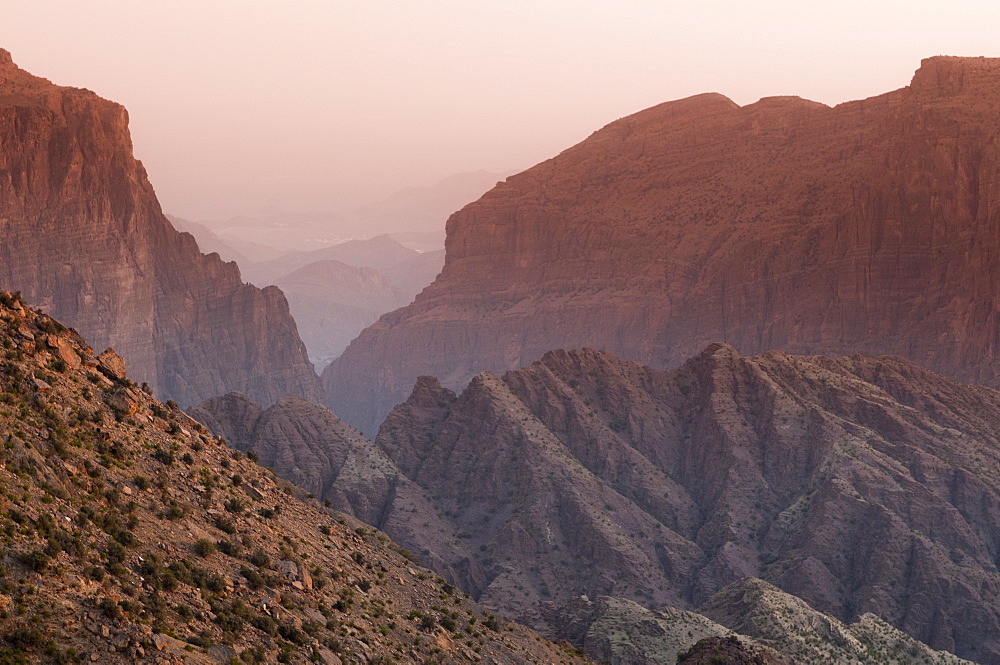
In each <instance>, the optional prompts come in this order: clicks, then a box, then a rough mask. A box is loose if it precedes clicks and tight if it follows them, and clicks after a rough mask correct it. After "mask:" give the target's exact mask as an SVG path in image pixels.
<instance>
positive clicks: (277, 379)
mask: <svg viewBox="0 0 1000 665" xmlns="http://www.w3.org/2000/svg"><path fill="white" fill-rule="evenodd" d="M0 238H2V239H3V242H2V244H0V286H2V287H3V288H6V289H10V290H19V291H21V292H23V293H24V295H25V297H26V298H27V299H28V300H29V301H31V302H32V303H35V304H37V305H40V306H41V307H42V308H44V309H45V310H46V311H47V312H49V313H51V314H52V315H54V316H58V317H59V318H60V319H62V320H63V321H65V322H66V323H67V324H68V325H72V326H74V327H76V328H78V329H79V330H80V331H81V333H83V334H84V335H86V336H87V338H88V339H89V340H91V341H92V342H93V344H94V345H95V346H96V347H98V348H104V347H105V346H114V348H115V349H116V350H117V351H118V352H119V353H121V355H122V356H124V358H125V359H126V360H127V361H128V365H129V373H130V374H131V375H132V376H133V377H135V378H136V379H138V380H140V381H146V382H148V383H149V384H150V386H152V387H153V388H154V389H155V390H156V392H157V393H158V394H159V395H161V396H162V397H163V398H164V399H166V398H172V399H174V400H176V401H178V402H181V403H184V404H189V403H192V402H197V401H201V400H202V399H205V398H207V397H210V396H213V395H218V394H220V393H224V392H227V391H229V390H241V391H243V392H246V393H247V394H249V395H251V396H253V397H254V398H255V399H256V400H257V401H259V402H264V403H271V402H273V401H274V400H275V399H277V398H279V397H281V396H283V395H288V394H297V395H304V396H306V397H310V398H313V399H315V398H317V397H318V396H319V395H320V387H319V385H318V381H317V379H316V377H315V374H314V373H313V370H312V366H311V365H310V364H309V361H308V359H307V357H306V353H305V348H304V347H303V345H302V342H301V340H300V339H299V337H298V333H297V332H296V329H295V323H294V321H293V320H292V318H291V316H290V315H289V313H288V304H287V303H286V301H285V298H284V296H283V295H282V294H281V291H280V290H278V289H277V288H274V287H270V288H267V289H264V290H260V289H257V288H255V287H253V286H249V285H246V284H244V283H243V282H242V280H241V279H240V273H239V269H238V268H237V267H236V264H235V263H223V262H222V261H221V260H220V259H219V257H218V256H217V255H209V256H205V255H202V254H201V253H199V252H198V248H197V245H196V244H195V241H194V238H192V237H191V236H190V235H189V234H186V233H178V232H177V231H175V230H174V229H173V227H171V226H170V223H169V222H168V221H167V220H166V218H165V217H164V216H163V214H162V212H161V211H160V206H159V203H158V202H157V200H156V196H155V194H154V193H153V189H152V186H151V185H150V184H149V181H148V180H147V179H146V172H145V170H144V169H143V167H142V164H141V163H139V162H138V161H136V159H135V158H134V157H133V155H132V142H131V138H130V136H129V132H128V114H127V112H126V111H125V109H124V108H123V107H121V106H119V105H118V104H115V103H112V102H109V101H106V100H104V99H101V98H100V97H98V96H97V95H95V94H93V93H92V92H89V91H87V90H81V89H76V88H63V87H58V86H55V85H53V84H51V83H49V82H48V81H46V80H44V79H40V78H36V77H34V76H31V75H30V74H28V73H26V72H24V71H22V70H20V69H18V68H17V67H16V66H15V65H14V64H13V62H12V61H11V58H10V54H9V53H7V52H6V51H2V50H0Z"/></svg>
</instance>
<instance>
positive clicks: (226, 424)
mask: <svg viewBox="0 0 1000 665" xmlns="http://www.w3.org/2000/svg"><path fill="white" fill-rule="evenodd" d="M188 414H189V415H190V416H191V417H193V418H195V419H197V420H198V421H199V422H201V423H203V424H204V425H206V426H207V427H208V428H209V429H210V430H211V431H212V432H213V433H214V434H216V435H217V436H221V437H223V438H224V439H225V441H226V442H228V444H229V445H230V446H232V447H234V448H236V449H237V450H241V451H243V452H247V453H250V452H252V453H253V454H254V455H256V456H257V458H258V460H259V461H260V463H261V464H264V465H265V466H268V467H270V468H271V469H273V470H274V471H275V472H276V473H277V474H278V475H279V476H280V477H282V478H285V479H287V480H290V481H292V482H293V483H295V484H296V485H297V486H299V487H301V488H303V489H305V490H307V491H308V492H310V493H312V494H313V495H315V496H316V497H317V498H319V499H320V500H322V501H323V502H324V503H325V504H327V505H329V506H331V507H332V508H334V509H335V510H339V511H341V512H343V513H346V514H348V515H352V516H354V517H357V518H358V519H360V520H362V521H364V522H366V523H368V524H370V525H372V526H375V527H377V528H379V529H381V530H382V531H385V532H386V533H392V539H393V540H394V541H395V542H397V543H400V544H401V545H402V546H403V547H406V548H408V549H410V550H412V551H413V552H415V553H417V554H418V555H419V557H420V560H421V562H422V563H423V564H425V565H428V566H430V567H432V568H434V569H435V570H436V571H438V572H439V573H440V574H442V575H444V576H446V577H447V578H448V580H450V581H451V582H453V583H456V584H459V585H460V586H462V587H463V588H476V587H477V586H479V585H481V584H482V576H483V573H482V570H481V569H480V568H479V567H478V566H476V565H474V564H472V565H470V562H471V561H472V554H471V552H469V551H468V548H467V547H465V545H464V544H463V543H462V541H461V539H460V538H459V537H458V531H457V529H456V528H455V525H454V524H453V523H452V522H451V520H449V519H448V517H447V516H446V515H444V514H443V513H442V512H441V510H440V509H439V508H438V507H437V506H436V505H435V503H434V499H433V498H432V497H430V496H429V495H428V494H427V492H426V491H425V490H423V489H422V488H421V487H419V486H418V485H417V484H416V483H414V482H413V481H411V480H410V479H409V478H407V477H406V475H405V474H404V473H402V472H401V471H400V469H399V467H397V466H396V464H395V463H394V462H393V461H392V460H390V459H389V457H388V456H387V455H386V454H385V453H384V452H382V451H381V450H380V449H379V448H378V447H376V446H375V445H374V444H373V443H372V442H371V441H369V440H368V439H366V438H364V437H363V436H361V435H360V434H359V433H358V432H357V430H355V429H354V428H352V427H350V426H348V425H346V424H344V423H343V422H341V420H340V419H339V418H337V416H335V415H333V414H332V413H330V411H329V409H327V408H326V407H323V406H320V405H318V404H312V403H310V402H307V401H305V400H303V399H300V398H294V397H290V398H285V399H281V400H278V402H276V403H275V404H274V405H273V406H271V407H270V408H267V409H263V408H261V407H260V406H258V405H257V404H255V403H253V402H252V401H250V400H249V399H248V398H247V397H246V396H245V395H242V394H239V393H230V394H228V395H223V396H221V397H215V398H212V399H209V400H207V401H205V402H204V403H202V404H199V405H198V406H196V407H194V408H191V409H188Z"/></svg>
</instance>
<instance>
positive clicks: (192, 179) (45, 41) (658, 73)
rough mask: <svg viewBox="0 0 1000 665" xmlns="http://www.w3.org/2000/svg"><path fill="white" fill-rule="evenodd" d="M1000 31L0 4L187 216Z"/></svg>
mask: <svg viewBox="0 0 1000 665" xmlns="http://www.w3.org/2000/svg"><path fill="white" fill-rule="evenodd" d="M998 27H1000V3H998V2H996V0H989V1H987V0H983V1H979V0H970V1H964V0H952V1H951V2H947V3H946V2H941V1H940V0H935V1H934V2H931V1H923V0H907V1H903V0H866V1H854V0H847V1H837V0H825V1H822V2H821V1H820V0H773V1H767V2H754V1H753V0H739V1H731V0H724V1H716V2H713V1H711V0H701V1H696V2H692V1H688V2H684V3H678V2H673V1H669V0H661V1H644V2H640V1H629V0H616V1H607V2H604V1H600V2H599V1H596V0H566V1H562V0H504V1H503V2H492V1H491V2H477V1H476V0H454V1H451V0H409V1H382V0H359V1H334V0H311V1H310V0H280V1H279V0H268V1H265V0H164V1H161V0H87V1H81V0H0V46H3V47H5V48H7V49H8V50H10V51H11V52H12V53H13V56H14V61H15V62H17V63H18V64H19V65H21V66H22V67H24V68H25V69H27V70H28V71H31V72H32V73H34V74H37V75H40V76H44V77H45V78H49V79H51V80H53V81H54V82H56V83H59V84H64V85H74V86H79V87H86V88H90V89H91V90H94V91H96V92H97V93H98V94H100V95H102V96H104V97H108V98H110V99H114V100H116V101H118V102H121V103H123V104H124V105H125V106H126V107H128V109H129V112H130V115H131V127H132V135H133V138H134V141H135V146H136V154H137V156H138V157H139V158H140V159H142V160H143V162H144V163H145V164H146V167H147V169H148V171H149V173H150V177H151V179H152V181H153V184H154V186H155V187H156V190H157V193H158V195H159V197H160V201H161V203H162V204H163V206H164V209H165V210H167V211H168V212H174V213H176V214H180V215H183V216H188V217H191V218H196V219H197V218H204V217H218V216H225V215H228V214H238V213H245V212H248V211H252V210H254V209H256V208H259V207H261V206H264V205H269V204H277V205H280V206H287V207H289V208H301V209H306V208H331V207H351V206H354V205H358V204H360V203H364V202H367V201H368V200H369V199H375V198H380V197H381V196H385V195H388V194H390V193H392V192H393V191H394V190H396V189H398V188H400V187H403V186H407V185H429V184H433V183H434V182H435V181H437V180H439V179H441V178H444V177H446V176H448V175H450V174H453V173H459V172H463V171H472V170H477V169H488V170H494V171H504V170H508V169H521V168H526V167H528V166H530V165H532V164H534V163H536V162H538V161H541V160H543V159H545V158H547V157H550V156H552V155H554V154H555V153H557V152H559V151H560V150H562V149H564V148H566V147H569V146H570V145H572V144H574V143H576V142H578V141H580V140H582V139H583V138H585V137H586V136H587V135H589V134H590V133H591V132H592V131H594V130H596V129H598V128H600V127H601V126H603V125H605V124H607V123H608V122H610V121H612V120H614V119H616V118H618V117H621V116H623V115H628V114H630V113H633V112H635V111H638V110H641V109H643V108H646V107H649V106H652V105H654V104H657V103H659V102H663V101H667V100H670V99H677V98H681V97H686V96H688V95H692V94H696V93H699V92H707V91H713V92H721V93H723V94H725V95H728V96H729V97H731V98H732V99H733V100H735V101H736V102H738V103H740V104H747V103H750V102H753V101H756V100H757V99H758V98H760V97H762V96H767V95H776V94H796V95H800V96H803V97H807V98H810V99H814V100H818V101H822V102H826V103H830V104H833V103H838V102H842V101H846V100H849V99H858V98H863V97H867V96H871V95H874V94H878V93H881V92H884V91H887V90H891V89H895V88H899V87H902V86H904V85H906V84H907V83H908V82H909V80H910V77H911V76H912V73H913V71H914V70H915V69H916V68H917V67H918V66H919V64H920V59H921V58H922V57H926V56H930V55H937V54H952V55H987V56H997V55H1000V34H998V32H997V28H998Z"/></svg>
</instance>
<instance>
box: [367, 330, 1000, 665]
mask: <svg viewBox="0 0 1000 665" xmlns="http://www.w3.org/2000/svg"><path fill="white" fill-rule="evenodd" d="M997 422H1000V393H998V392H996V391H994V390H992V389H988V388H983V387H976V386H968V385H963V384H959V383H955V382H953V381H951V380H948V379H945V378H943V377H941V376H940V375H937V374H934V373H932V372H930V371H928V370H925V369H922V368H920V367H919V366H917V365H915V364H913V363H912V362H910V361H907V360H904V359H901V358H896V357H880V358H874V357H869V356H861V355H856V356H849V357H842V358H839V359H836V360H834V359H830V358H827V357H822V356H817V357H796V356H790V355H786V354H782V353H777V352H774V353H768V354H765V355H762V356H759V357H754V358H747V357H741V356H740V355H739V354H738V353H737V352H736V351H735V350H734V349H733V348H732V347H729V346H726V345H720V344H717V345H712V346H710V347H708V348H707V349H705V350H704V351H703V352H702V353H700V354H698V355H697V356H696V357H695V358H693V359H692V360H690V361H689V362H687V363H686V364H684V365H683V366H682V367H680V368H678V369H676V370H672V371H669V372H664V371H658V370H654V369H651V368H649V367H645V366H642V365H640V364H638V363H636V362H633V361H625V360H621V359H618V358H616V357H614V356H612V355H610V354H608V353H605V352H597V351H590V350H584V351H573V352H566V351H554V352H550V353H548V354H546V355H545V356H544V358H543V359H542V360H541V361H539V362H536V363H534V364H532V365H530V366H528V367H526V368H524V369H521V370H517V371H512V372H508V373H507V374H505V375H504V376H503V377H498V376H495V375H493V374H490V373H481V374H479V375H477V376H476V377H475V378H474V379H473V381H472V382H471V383H470V385H469V386H468V387H467V388H466V389H465V390H464V391H463V392H462V393H461V394H460V395H458V396H455V395H454V393H451V392H450V391H448V390H447V389H445V388H442V387H441V386H440V385H439V384H438V383H437V382H436V381H434V380H432V379H421V380H420V381H419V382H418V384H417V386H416V387H415V388H414V391H413V395H412V397H411V399H410V400H409V401H408V402H406V403H404V404H402V405H400V406H398V407H397V408H396V409H394V410H393V412H392V413H391V414H390V415H389V417H388V418H387V419H386V421H385V423H384V424H383V426H382V428H381V430H380V432H379V436H378V438H377V439H376V443H377V444H378V446H379V447H380V448H381V450H383V451H384V452H385V453H386V454H387V455H388V456H389V457H390V458H392V460H393V461H394V462H395V464H396V466H397V467H398V468H399V469H400V471H401V472H402V473H403V474H405V475H406V476H407V477H409V478H410V479H412V481H413V482H415V483H416V484H417V485H419V486H420V487H421V488H423V489H424V490H425V491H426V492H427V493H428V495H429V496H431V497H432V498H433V500H434V501H435V505H436V506H437V507H438V509H439V510H440V511H441V512H442V513H443V514H444V515H445V516H446V517H447V518H448V519H449V520H451V522H452V523H453V524H454V530H455V531H456V532H457V533H459V535H460V539H461V542H462V544H463V547H464V548H465V551H467V552H469V553H471V556H472V558H473V563H474V565H475V566H476V567H478V568H480V569H481V570H482V571H483V575H482V580H483V582H482V583H481V584H477V585H475V586H472V587H467V589H468V590H469V591H470V592H471V593H473V595H474V596H475V597H477V598H478V599H480V600H481V601H483V602H485V603H487V604H488V605H492V606H495V607H501V608H504V609H505V610H506V611H507V612H510V613H511V614H512V616H517V617H519V618H520V620H522V621H524V622H527V623H529V624H530V625H533V626H536V627H538V628H540V629H543V630H545V631H548V633H547V634H556V633H555V632H554V631H555V626H554V625H553V624H551V623H548V622H549V618H548V617H547V616H546V614H545V612H543V611H542V609H541V608H543V607H545V606H547V605H548V604H549V603H551V604H555V605H556V606H559V605H562V604H568V603H570V602H572V600H573V599H575V598H578V597H579V596H580V595H581V594H586V595H587V596H589V597H591V598H596V597H599V596H612V597H619V598H626V599H630V600H633V601H635V602H637V603H639V604H641V605H643V606H645V607H649V608H656V607H660V606H663V605H671V606H674V607H677V608H680V609H694V608H697V607H699V606H701V605H702V604H703V603H705V602H706V601H707V600H708V599H709V598H710V597H712V596H713V595H714V594H716V593H717V592H718V591H719V590H720V589H722V588H724V587H726V586H727V585H729V584H732V583H734V582H739V581H740V580H742V579H744V578H747V577H760V578H762V579H764V580H767V581H768V582H769V583H771V584H774V585H775V586H777V587H779V588H780V589H781V590H782V591H784V592H786V593H790V594H793V595H795V596H798V597H800V598H802V599H803V600H804V601H806V602H808V603H809V605H810V606H812V607H813V608H815V609H816V610H818V611H820V612H823V613H825V614H828V615H830V616H832V617H833V618H835V619H837V620H840V621H844V622H849V621H855V620H856V619H857V618H858V617H861V616H862V615H864V614H866V613H871V614H873V615H876V616H878V617H881V618H882V619H884V620H885V621H887V622H888V623H889V624H891V625H893V626H896V627H897V628H899V629H901V630H904V631H906V632H907V633H908V634H910V635H912V636H913V637H915V638H917V639H918V640H920V641H922V642H925V643H926V644H928V645H930V646H931V647H932V648H934V649H938V650H946V651H951V652H953V653H956V654H957V655H959V656H961V657H963V658H968V659H970V660H974V661H976V662H981V663H993V664H997V663H1000V641H997V640H996V639H995V638H994V636H995V635H1000V604H998V603H997V598H998V597H1000V596H998V592H1000V573H998V568H997V566H998V564H1000V548H998V546H997V539H996V537H995V534H997V533H1000V452H998V451H1000V440H998V436H1000V430H998V429H997V426H996V423H997ZM390 533H391V531H390ZM466 583H468V582H466ZM734 629H736V627H735V626H734Z"/></svg>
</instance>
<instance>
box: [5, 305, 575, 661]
mask: <svg viewBox="0 0 1000 665" xmlns="http://www.w3.org/2000/svg"><path fill="white" fill-rule="evenodd" d="M0 365H2V368H3V371H2V372H0V397H2V399H0V438H2V440H3V441H5V444H4V446H3V448H2V453H0V458H2V462H3V464H2V465H0V486H2V487H3V488H4V491H3V494H2V496H0V525H2V528H3V530H4V533H5V535H4V549H3V552H2V554H0V564H2V565H0V605H2V607H3V611H2V613H0V660H2V661H3V662H5V663H27V662H54V663H72V662H81V661H82V662H100V663H115V664H117V663H138V662H142V663H195V664H204V665H207V664H210V663H220V662H226V663H232V662H243V663H265V662H266V663H274V662H282V663H306V662H319V663H325V664H326V665H338V664H339V663H342V662H360V663H380V662H389V661H400V662H431V661H434V662H460V661H461V662H465V661H469V662H483V663H494V662H495V663H512V664H518V665H527V664H528V663H532V662H534V663H539V662H544V663H550V662H551V663H569V662H574V661H580V659H579V658H578V657H577V656H576V655H575V654H574V653H572V652H571V651H567V650H563V649H561V648H558V647H556V646H555V645H552V644H550V643H548V642H545V641H543V640H541V639H540V638H539V637H538V636H537V635H536V634H534V633H532V632H530V631H529V630H527V629H525V628H523V627H521V626H517V625H514V624H510V623H509V622H507V621H505V620H502V619H500V618H498V617H495V616H494V615H492V614H491V613H488V612H486V611H485V610H484V609H483V608H481V607H480V606H479V605H477V604H476V603H474V602H472V601H470V600H468V599H467V598H466V597H463V595H462V594H460V593H457V592H456V590H455V588H454V587H452V586H451V585H449V584H447V583H445V582H444V581H443V580H442V579H440V578H436V577H435V576H434V575H432V574H429V571H426V570H424V569H421V568H420V567H419V566H416V565H415V564H414V563H413V562H412V561H410V560H408V559H407V558H405V557H404V556H403V554H405V552H402V550H401V549H400V548H399V547H398V546H397V545H395V544H393V543H392V542H390V541H389V540H388V539H387V538H386V537H385V536H384V535H383V534H381V533H378V532H376V531H374V530H372V529H370V528H368V527H366V526H364V525H362V524H360V523H359V522H357V521H356V520H353V519H351V518H347V517H344V516H340V517H339V518H338V516H334V515H331V514H329V513H328V512H327V511H325V510H324V509H323V508H322V507H321V506H320V504H319V503H318V502H316V501H312V500H307V499H306V498H305V497H304V495H303V493H302V492H301V490H299V489H298V488H295V487H293V486H291V485H289V484H288V483H283V482H277V481H276V480H275V479H274V476H273V474H272V473H271V472H270V471H268V470H266V469H264V468H263V467H261V466H259V465H257V464H256V463H255V462H253V461H252V458H251V457H248V456H246V455H244V454H242V453H240V452H238V451H234V450H231V449H228V448H226V447H225V446H224V445H222V444H221V443H220V442H219V441H218V440H217V439H216V438H215V437H213V436H211V435H210V434H209V432H208V430H206V429H205V428H204V427H202V426H201V425H199V424H198V423H196V422H194V421H192V420H190V419H189V418H188V417H187V416H185V415H184V414H183V413H182V412H180V411H179V410H177V409H176V407H174V406H171V405H164V404H161V403H159V402H158V401H156V400H155V399H153V398H152V397H150V396H149V395H148V394H146V393H145V392H144V391H143V390H142V389H140V388H139V387H138V386H137V385H136V384H135V383H133V382H132V381H131V380H129V379H128V377H127V376H126V374H125V372H124V369H125V368H124V362H123V361H122V359H121V357H120V356H118V355H117V354H115V353H114V352H113V351H110V350H109V351H106V352H104V353H102V354H100V355H98V356H96V357H95V356H94V354H93V352H92V350H91V349H90V348H89V347H88V346H87V345H86V344H85V343H84V342H83V340H82V339H81V338H80V337H79V335H78V334H76V333H75V332H73V331H71V330H67V329H66V328H65V327H63V326H62V325H61V324H60V323H59V322H57V321H56V320H54V319H52V318H50V317H48V316H46V315H43V314H40V313H38V312H35V311H33V310H32V309H30V308H28V307H27V306H25V305H24V304H23V303H22V302H21V301H20V299H19V298H16V297H13V296H11V294H9V293H6V292H0ZM299 495H303V498H302V499H299V498H296V496H299ZM401 552H402V553H401ZM410 556H411V558H412V555H410Z"/></svg>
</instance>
